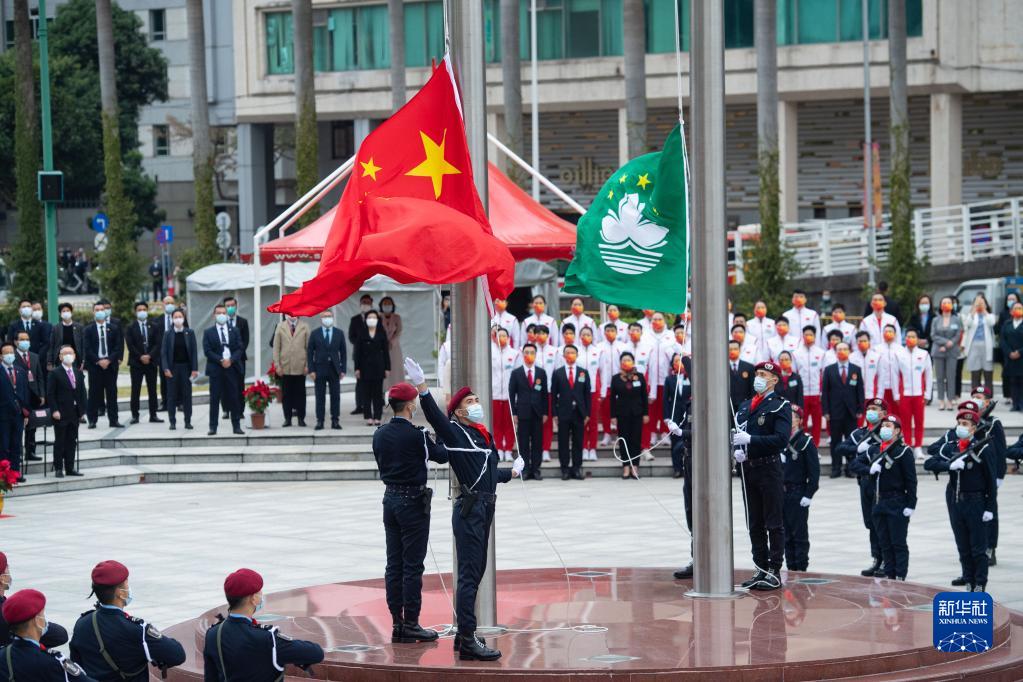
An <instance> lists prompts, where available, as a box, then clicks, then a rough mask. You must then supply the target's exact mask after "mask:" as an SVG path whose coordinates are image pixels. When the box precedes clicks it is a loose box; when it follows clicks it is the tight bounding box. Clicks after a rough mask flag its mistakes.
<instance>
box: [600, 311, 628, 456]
mask: <svg viewBox="0 0 1023 682" xmlns="http://www.w3.org/2000/svg"><path fill="white" fill-rule="evenodd" d="M626 330H628V326H626ZM624 349H625V344H624V343H623V342H622V341H620V340H619V339H618V327H617V325H616V324H615V323H614V322H608V323H607V324H605V325H604V340H603V341H601V342H600V343H599V344H597V354H598V363H599V370H598V373H597V377H598V381H597V384H598V386H599V389H598V391H599V396H600V426H601V427H602V428H603V430H604V437H603V438H601V440H600V444H601V445H610V444H611V403H610V402H609V400H608V391H609V390H610V388H611V377H612V376H614V375H615V374H616V373H617V372H618V369H619V367H620V366H621V356H622V351H623V350H624Z"/></svg>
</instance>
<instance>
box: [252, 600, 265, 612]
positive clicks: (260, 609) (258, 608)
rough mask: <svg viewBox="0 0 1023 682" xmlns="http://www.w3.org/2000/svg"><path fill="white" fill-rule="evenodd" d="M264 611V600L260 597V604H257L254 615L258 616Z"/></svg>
mask: <svg viewBox="0 0 1023 682" xmlns="http://www.w3.org/2000/svg"><path fill="white" fill-rule="evenodd" d="M262 610H263V599H262V597H260V599H259V603H258V604H256V609H255V610H254V611H253V612H252V613H253V614H256V613H259V612H260V611H262Z"/></svg>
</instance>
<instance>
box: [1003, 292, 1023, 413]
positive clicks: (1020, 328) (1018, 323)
mask: <svg viewBox="0 0 1023 682" xmlns="http://www.w3.org/2000/svg"><path fill="white" fill-rule="evenodd" d="M999 339H1000V343H1001V346H1002V357H1003V358H1004V360H1003V365H1002V366H1003V370H1002V383H1005V384H1008V385H1009V395H1010V397H1011V398H1012V408H1011V410H1010V411H1012V412H1019V411H1020V410H1023V303H1020V302H1019V301H1017V302H1016V303H1015V304H1013V306H1012V312H1011V313H1010V317H1009V319H1008V320H1007V321H1006V322H1005V324H1004V325H1003V326H1002V329H1001V332H1000V334H999Z"/></svg>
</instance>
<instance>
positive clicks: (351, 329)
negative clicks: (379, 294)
mask: <svg viewBox="0 0 1023 682" xmlns="http://www.w3.org/2000/svg"><path fill="white" fill-rule="evenodd" d="M371 310H373V297H372V296H370V295H369V294H363V295H362V296H360V297H359V314H358V315H352V319H351V320H349V321H348V343H350V344H352V355H353V356H354V355H355V344H356V342H357V340H358V338H359V337H360V336H361V335H363V334H365V333H366V315H368V314H369V311H371ZM444 328H445V329H447V327H444ZM353 362H354V357H353ZM362 405H363V403H362V381H361V380H360V379H359V377H358V374H356V377H355V409H354V410H352V414H360V413H362V411H363V407H362Z"/></svg>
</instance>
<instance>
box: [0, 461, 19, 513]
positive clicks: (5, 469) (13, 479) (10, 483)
mask: <svg viewBox="0 0 1023 682" xmlns="http://www.w3.org/2000/svg"><path fill="white" fill-rule="evenodd" d="M16 485H18V472H17V471H14V470H13V469H11V462H10V460H7V459H0V514H2V513H3V511H4V496H5V495H6V494H7V493H9V492H11V491H12V490H14V486H16Z"/></svg>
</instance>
